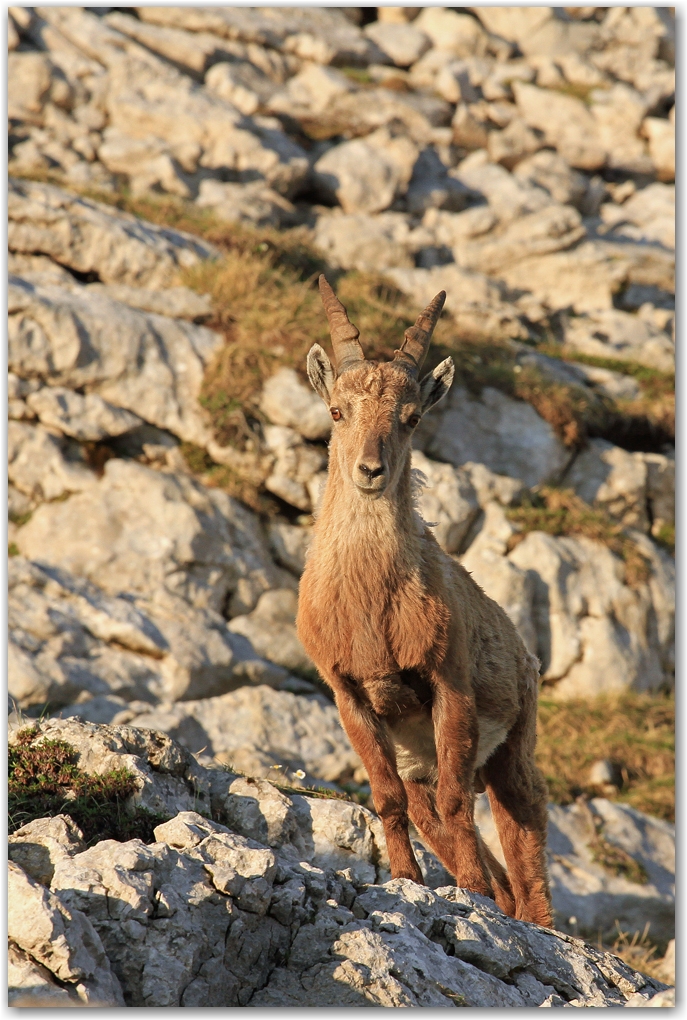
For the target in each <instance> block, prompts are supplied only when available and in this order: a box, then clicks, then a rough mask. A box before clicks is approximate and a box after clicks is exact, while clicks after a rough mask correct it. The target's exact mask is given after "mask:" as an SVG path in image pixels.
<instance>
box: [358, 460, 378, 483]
mask: <svg viewBox="0 0 687 1020" xmlns="http://www.w3.org/2000/svg"><path fill="white" fill-rule="evenodd" d="M358 471H360V472H361V473H362V474H363V475H364V476H365V478H367V479H369V480H370V481H371V480H372V479H373V478H378V477H379V475H383V474H384V465H383V464H381V463H379V462H377V463H376V464H358Z"/></svg>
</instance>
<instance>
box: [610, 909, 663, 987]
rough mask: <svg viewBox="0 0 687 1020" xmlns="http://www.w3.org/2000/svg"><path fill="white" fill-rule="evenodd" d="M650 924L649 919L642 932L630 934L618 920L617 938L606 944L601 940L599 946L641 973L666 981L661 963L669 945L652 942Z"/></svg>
mask: <svg viewBox="0 0 687 1020" xmlns="http://www.w3.org/2000/svg"><path fill="white" fill-rule="evenodd" d="M650 924H651V922H650V921H647V923H646V925H645V926H644V930H643V931H642V932H641V933H640V932H638V931H636V932H633V933H632V934H630V933H629V932H626V931H623V930H622V929H621V927H620V925H619V924H618V922H617V921H616V932H617V934H616V936H615V938H614V939H613V940H610V939H609V940H608V941H607V942H606V943H605V944H604V943H603V941H601V940H599V942H598V945H597V948H598V949H601V950H602V951H603V950H606V951H608V952H611V953H613V955H614V956H619V957H620V959H621V960H624V961H625V963H626V964H627V965H628V966H629V967H632V969H633V970H638V971H639V972H640V974H646V975H647V977H652V978H656V979H657V980H658V981H664V980H665V979H664V978H663V976H662V967H661V964H662V962H663V956H665V952H666V948H667V947H666V944H665V943H664V942H660V943H658V944H656V943H654V942H652V940H651V938H650V935H649V932H650Z"/></svg>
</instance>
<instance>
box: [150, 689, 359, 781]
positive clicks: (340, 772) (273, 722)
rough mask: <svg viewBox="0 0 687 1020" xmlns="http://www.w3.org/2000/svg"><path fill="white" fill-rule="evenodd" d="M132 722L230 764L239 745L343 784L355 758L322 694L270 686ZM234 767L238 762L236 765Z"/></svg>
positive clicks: (166, 708) (355, 763) (154, 712)
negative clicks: (276, 688) (291, 691)
mask: <svg viewBox="0 0 687 1020" xmlns="http://www.w3.org/2000/svg"><path fill="white" fill-rule="evenodd" d="M132 722H133V725H135V726H137V727H144V728H146V729H160V730H164V731H165V732H168V733H169V734H170V735H171V736H173V737H174V739H176V740H179V741H181V742H182V743H184V744H185V745H187V746H188V747H190V749H191V750H193V751H194V752H198V751H200V750H201V749H203V748H205V749H206V752H207V754H208V755H210V756H214V757H215V758H218V759H219V760H220V761H224V762H226V763H229V764H233V763H234V755H235V754H237V753H238V752H240V751H242V749H246V748H247V749H249V750H251V751H252V750H254V749H256V750H259V751H261V752H264V753H266V754H268V755H271V756H273V757H274V759H275V760H276V761H277V762H284V763H285V765H287V766H288V768H289V769H290V770H291V771H294V772H295V771H297V770H299V769H300V770H302V771H304V772H305V773H306V775H307V776H309V777H311V779H325V780H327V781H330V782H345V781H346V779H347V778H348V779H350V778H352V777H353V774H354V773H355V771H356V770H357V769H358V768H359V767H360V760H359V758H358V756H357V754H356V753H355V752H354V751H353V749H352V748H351V746H350V744H349V742H348V738H347V737H346V734H345V733H344V731H343V729H342V728H341V723H340V722H339V717H338V713H337V711H336V708H335V706H334V705H333V704H332V703H331V702H329V701H327V700H326V699H325V698H324V697H322V695H316V696H310V697H308V696H306V697H303V696H299V695H296V694H291V693H290V692H288V691H274V690H272V689H271V688H269V687H265V686H258V687H247V686H246V687H240V688H239V689H237V690H235V691H232V692H230V693H229V694H224V695H221V696H220V697H216V698H207V699H203V700H200V701H185V702H180V703H177V704H175V705H167V706H162V707H160V708H159V709H152V710H150V711H149V712H148V713H147V715H139V716H137V717H136V718H135V719H134V720H132ZM237 767H239V766H238V763H237Z"/></svg>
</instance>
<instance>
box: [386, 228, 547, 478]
mask: <svg viewBox="0 0 687 1020" xmlns="http://www.w3.org/2000/svg"><path fill="white" fill-rule="evenodd" d="M459 215H460V214H459ZM386 275H387V276H388V277H389V278H390V279H391V280H393V282H394V283H395V284H396V286H397V287H399V288H400V289H401V290H402V291H403V292H404V293H406V294H407V295H408V296H409V297H410V298H411V300H412V301H413V302H414V303H415V304H416V305H418V306H419V307H421V308H424V307H426V305H428V304H429V302H430V301H431V300H432V298H433V297H434V296H435V295H436V294H437V293H438V292H439V291H440V290H445V291H446V308H447V311H448V312H449V313H450V315H451V316H452V318H453V320H454V322H455V325H456V329H457V330H459V331H460V332H461V333H466V334H468V335H472V336H475V337H479V338H482V339H486V338H489V339H499V340H505V339H511V338H519V339H526V337H527V336H528V335H529V334H528V330H527V328H526V326H525V325H524V324H523V322H522V318H521V313H520V311H519V309H518V308H517V307H516V306H515V305H514V304H511V303H510V302H509V301H505V300H504V299H503V297H502V295H501V290H500V288H499V286H498V284H497V283H496V282H495V281H493V280H490V279H489V278H488V277H486V276H484V275H483V274H482V273H474V272H472V271H470V270H467V269H461V267H460V266H457V265H455V264H451V265H445V266H434V267H433V268H432V269H422V268H419V269H389V270H387V272H386ZM475 459H477V458H475Z"/></svg>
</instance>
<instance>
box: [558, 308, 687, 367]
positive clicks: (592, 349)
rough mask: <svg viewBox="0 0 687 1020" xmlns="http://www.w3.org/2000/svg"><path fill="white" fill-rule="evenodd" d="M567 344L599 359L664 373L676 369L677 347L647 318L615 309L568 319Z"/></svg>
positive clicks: (572, 349) (605, 309)
mask: <svg viewBox="0 0 687 1020" xmlns="http://www.w3.org/2000/svg"><path fill="white" fill-rule="evenodd" d="M564 343H565V344H566V345H567V347H568V349H569V350H570V351H579V353H580V354H589V355H591V356H592V357H598V358H615V359H617V360H619V361H635V362H638V363H639V364H640V365H647V366H648V367H649V368H657V369H659V371H662V372H672V371H673V370H674V363H675V362H674V359H675V346H674V343H673V341H672V340H671V338H670V337H669V336H668V334H667V332H666V331H665V329H661V328H660V327H657V325H656V324H654V323H653V322H652V321H651V319H649V318H648V317H646V318H645V317H643V316H639V315H631V314H630V313H629V312H622V311H620V310H619V309H615V308H603V309H600V310H598V311H592V310H589V312H588V314H587V315H584V316H575V317H571V318H570V319H568V322H567V324H566V326H565V328H564Z"/></svg>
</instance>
